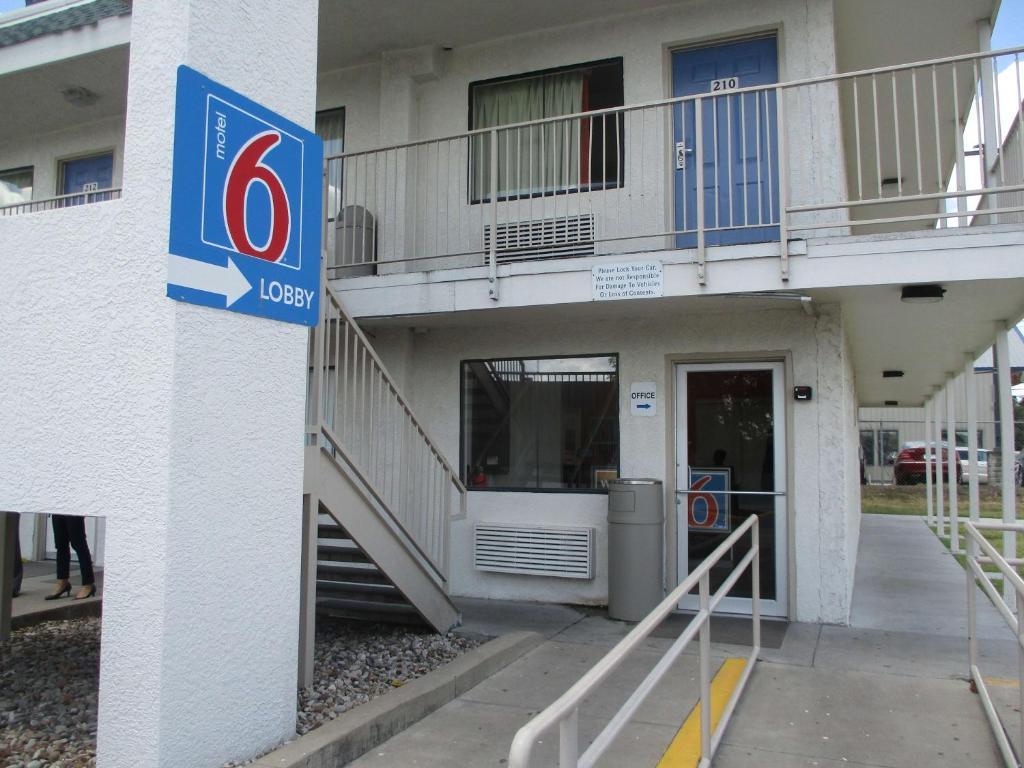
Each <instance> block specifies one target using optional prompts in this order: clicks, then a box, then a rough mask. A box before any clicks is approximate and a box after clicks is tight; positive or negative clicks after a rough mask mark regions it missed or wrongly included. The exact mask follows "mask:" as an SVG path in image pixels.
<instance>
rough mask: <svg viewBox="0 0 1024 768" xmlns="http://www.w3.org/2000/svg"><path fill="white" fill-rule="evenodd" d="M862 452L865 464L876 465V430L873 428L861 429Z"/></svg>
mask: <svg viewBox="0 0 1024 768" xmlns="http://www.w3.org/2000/svg"><path fill="white" fill-rule="evenodd" d="M860 453H861V456H863V457H864V463H865V464H867V465H868V466H869V467H873V466H875V431H874V430H873V429H862V430H861V431H860Z"/></svg>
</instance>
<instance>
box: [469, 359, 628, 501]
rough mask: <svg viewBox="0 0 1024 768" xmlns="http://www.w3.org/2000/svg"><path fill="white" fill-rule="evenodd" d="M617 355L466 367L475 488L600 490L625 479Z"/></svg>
mask: <svg viewBox="0 0 1024 768" xmlns="http://www.w3.org/2000/svg"><path fill="white" fill-rule="evenodd" d="M617 371H618V359H617V357H616V356H614V355H602V356H588V357H573V358H544V359H508V360H474V361H468V362H464V363H463V364H462V382H463V393H462V471H463V477H464V479H465V481H466V484H467V485H468V486H469V487H471V488H478V489H479V488H501V489H524V490H537V489H579V490H594V489H599V488H602V487H604V486H605V484H606V483H607V481H608V480H609V479H611V478H614V477H616V476H617V475H618V467H619V416H618V373H617Z"/></svg>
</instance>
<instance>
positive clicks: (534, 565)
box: [473, 523, 594, 579]
mask: <svg viewBox="0 0 1024 768" xmlns="http://www.w3.org/2000/svg"><path fill="white" fill-rule="evenodd" d="M473 563H474V565H475V566H476V568H477V570H480V571H496V572H498V573H521V574H529V575H533V576H557V577H560V578H563V579H592V578H594V529H593V528H554V527H547V526H544V527H540V526H519V525H491V524H483V523H478V524H477V525H476V528H475V530H474V536H473Z"/></svg>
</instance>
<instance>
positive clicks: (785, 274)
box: [775, 87, 789, 283]
mask: <svg viewBox="0 0 1024 768" xmlns="http://www.w3.org/2000/svg"><path fill="white" fill-rule="evenodd" d="M775 110H776V115H777V117H776V123H775V126H776V127H775V139H776V144H777V146H778V151H779V256H780V259H781V260H780V263H779V277H780V278H781V279H782V282H784V283H785V282H787V281H788V280H789V215H788V213H787V211H786V208H788V207H789V168H788V165H789V158H788V157H787V150H786V92H785V91H784V90H783V89H782V88H781V87H778V88H776V89H775Z"/></svg>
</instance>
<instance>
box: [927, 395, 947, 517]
mask: <svg viewBox="0 0 1024 768" xmlns="http://www.w3.org/2000/svg"><path fill="white" fill-rule="evenodd" d="M942 397H943V393H942V389H940V388H936V390H935V397H934V398H933V403H934V406H935V407H934V409H933V414H932V415H933V416H934V417H935V442H934V443H932V446H931V448H932V458H931V461H929V462H927V464H928V472H929V473H931V472H932V470H933V469H934V470H935V517H936V520H935V530H936V531H938V533H939V536H945V535H946V516H945V511H944V509H943V504H944V503H945V500H944V499H943V498H942V402H943V401H942Z"/></svg>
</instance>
